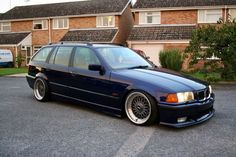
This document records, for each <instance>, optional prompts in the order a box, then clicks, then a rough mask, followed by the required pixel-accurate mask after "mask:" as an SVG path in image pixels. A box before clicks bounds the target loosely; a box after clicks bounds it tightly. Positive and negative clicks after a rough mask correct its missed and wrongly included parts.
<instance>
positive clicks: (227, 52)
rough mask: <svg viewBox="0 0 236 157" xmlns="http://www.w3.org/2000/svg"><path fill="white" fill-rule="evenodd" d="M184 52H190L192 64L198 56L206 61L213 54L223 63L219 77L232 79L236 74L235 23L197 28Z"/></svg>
mask: <svg viewBox="0 0 236 157" xmlns="http://www.w3.org/2000/svg"><path fill="white" fill-rule="evenodd" d="M185 52H186V53H190V54H191V59H192V61H191V63H192V64H194V63H197V61H198V59H199V58H201V59H203V60H205V61H206V60H207V58H210V57H212V56H213V55H214V56H215V57H217V58H219V59H220V61H221V63H222V64H223V69H222V70H221V77H222V78H223V79H226V80H231V79H233V77H234V76H235V74H236V23H235V22H234V21H233V22H230V21H228V22H226V23H224V24H217V25H214V26H213V25H209V26H203V27H199V28H197V29H196V30H194V31H193V34H192V38H191V41H190V45H189V46H188V47H187V48H186V50H185ZM205 63H208V64H209V62H205Z"/></svg>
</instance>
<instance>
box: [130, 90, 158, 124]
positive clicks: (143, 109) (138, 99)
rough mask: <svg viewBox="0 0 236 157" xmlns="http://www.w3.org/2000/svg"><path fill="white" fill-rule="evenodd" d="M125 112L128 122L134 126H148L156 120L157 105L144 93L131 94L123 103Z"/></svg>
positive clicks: (135, 92) (134, 92)
mask: <svg viewBox="0 0 236 157" xmlns="http://www.w3.org/2000/svg"><path fill="white" fill-rule="evenodd" d="M125 112H126V115H127V117H128V118H129V120H130V121H131V122H133V123H134V124H136V125H150V124H153V123H154V122H156V121H157V119H158V112H157V104H156V103H155V100H154V99H153V98H152V97H151V96H150V95H148V94H147V93H145V92H140V91H133V92H131V93H130V94H129V95H128V96H127V98H126V101H125Z"/></svg>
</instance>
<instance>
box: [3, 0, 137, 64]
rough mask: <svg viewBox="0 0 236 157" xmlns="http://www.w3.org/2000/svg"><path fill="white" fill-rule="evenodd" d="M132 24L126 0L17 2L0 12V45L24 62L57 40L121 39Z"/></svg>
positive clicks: (122, 41)
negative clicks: (4, 11) (15, 5)
mask: <svg viewBox="0 0 236 157" xmlns="http://www.w3.org/2000/svg"><path fill="white" fill-rule="evenodd" d="M132 26H133V17H132V13H131V9H130V0H96V1H95V0H93V1H77V2H67V3H55V4H43V5H31V6H18V7H15V8H13V9H11V10H9V11H8V12H6V13H4V14H2V15H0V49H10V50H11V51H12V52H13V55H14V58H16V57H17V56H18V55H19V54H21V55H22V56H23V57H24V58H25V60H26V63H28V61H29V59H30V57H31V56H32V54H33V53H34V52H36V51H37V50H38V49H39V48H41V47H42V46H43V45H46V44H48V43H54V42H59V41H79V42H102V43H125V42H126V39H127V37H128V35H129V33H130V31H131V29H132Z"/></svg>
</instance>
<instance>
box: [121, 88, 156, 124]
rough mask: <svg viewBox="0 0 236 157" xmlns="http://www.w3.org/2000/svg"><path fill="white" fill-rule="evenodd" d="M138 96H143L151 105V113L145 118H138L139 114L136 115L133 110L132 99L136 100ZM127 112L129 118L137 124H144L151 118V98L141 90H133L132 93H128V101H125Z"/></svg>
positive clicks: (149, 105)
mask: <svg viewBox="0 0 236 157" xmlns="http://www.w3.org/2000/svg"><path fill="white" fill-rule="evenodd" d="M137 96H141V97H143V98H144V99H145V100H146V101H147V105H148V107H149V113H148V115H147V116H146V117H145V118H142V119H140V118H138V117H137V116H135V114H134V112H133V110H132V107H131V105H132V101H133V100H134V98H135V97H137ZM125 112H126V115H127V116H128V118H129V119H130V120H131V121H132V122H133V123H135V124H139V125H140V124H144V123H146V122H147V121H148V119H149V118H150V116H151V112H152V111H151V103H150V101H149V99H148V98H147V96H146V95H145V94H143V93H141V92H133V93H131V94H130V95H128V97H127V98H126V101H125Z"/></svg>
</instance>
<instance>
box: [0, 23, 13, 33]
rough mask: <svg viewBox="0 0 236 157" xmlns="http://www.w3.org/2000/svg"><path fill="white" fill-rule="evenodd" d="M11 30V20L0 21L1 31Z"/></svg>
mask: <svg viewBox="0 0 236 157" xmlns="http://www.w3.org/2000/svg"><path fill="white" fill-rule="evenodd" d="M10 31H11V23H10V22H2V23H0V32H10Z"/></svg>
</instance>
